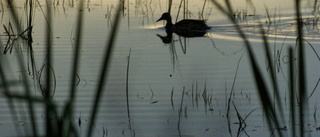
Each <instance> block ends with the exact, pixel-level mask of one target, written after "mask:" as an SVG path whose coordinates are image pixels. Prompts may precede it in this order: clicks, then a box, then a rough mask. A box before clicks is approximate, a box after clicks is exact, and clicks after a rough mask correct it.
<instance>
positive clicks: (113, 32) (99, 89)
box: [87, 1, 123, 137]
mask: <svg viewBox="0 0 320 137" xmlns="http://www.w3.org/2000/svg"><path fill="white" fill-rule="evenodd" d="M119 3H120V4H118V6H117V12H116V14H115V18H114V26H113V28H112V30H111V32H110V35H109V36H110V38H109V41H108V43H107V44H106V47H107V48H106V51H105V52H104V53H105V54H104V58H103V62H102V64H103V65H102V68H101V71H100V75H99V76H100V78H99V80H98V81H99V83H98V85H97V89H96V96H95V98H94V103H93V106H92V108H93V109H92V111H91V116H90V120H89V128H88V132H87V137H90V136H91V135H92V130H93V127H94V122H95V119H96V115H97V112H98V108H99V104H100V99H101V96H102V92H103V85H104V84H105V80H106V78H107V74H108V73H107V72H108V68H109V63H110V60H111V53H112V51H113V47H114V42H115V39H116V35H117V34H116V33H117V30H118V26H119V24H120V23H119V21H120V15H121V8H120V7H122V5H121V4H123V2H121V1H120V2H119Z"/></svg>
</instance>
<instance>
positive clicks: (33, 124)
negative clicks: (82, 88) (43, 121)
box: [2, 0, 38, 136]
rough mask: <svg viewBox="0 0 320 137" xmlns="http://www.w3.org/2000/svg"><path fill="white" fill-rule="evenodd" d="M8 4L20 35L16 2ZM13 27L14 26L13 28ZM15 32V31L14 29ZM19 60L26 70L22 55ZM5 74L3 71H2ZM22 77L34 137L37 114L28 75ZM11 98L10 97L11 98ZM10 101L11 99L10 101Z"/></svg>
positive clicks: (22, 67)
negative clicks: (31, 97)
mask: <svg viewBox="0 0 320 137" xmlns="http://www.w3.org/2000/svg"><path fill="white" fill-rule="evenodd" d="M6 2H7V5H8V6H9V10H10V13H11V17H12V18H13V22H14V25H15V26H16V28H17V32H18V34H20V33H21V32H22V28H21V25H20V23H19V17H18V14H17V12H16V10H15V4H14V1H10V0H6ZM11 27H12V26H11ZM12 30H13V29H12ZM17 58H18V66H19V68H20V69H21V71H22V70H25V69H24V68H25V66H24V62H23V59H22V57H21V55H20V54H17ZM2 72H3V71H2ZM21 75H22V83H23V86H24V89H25V91H26V95H25V96H26V100H27V104H28V110H29V111H28V112H29V115H30V121H31V125H32V132H33V135H34V136H38V132H37V126H36V120H35V113H34V107H33V102H32V100H31V99H30V96H31V95H30V93H31V91H30V87H29V84H28V81H27V74H26V73H21ZM2 77H4V75H2ZM9 98H10V97H9ZM9 100H10V99H9ZM10 104H11V105H13V104H12V103H10V101H9V105H10ZM11 109H14V107H11ZM11 112H13V115H15V114H14V113H15V110H11Z"/></svg>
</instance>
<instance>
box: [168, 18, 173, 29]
mask: <svg viewBox="0 0 320 137" xmlns="http://www.w3.org/2000/svg"><path fill="white" fill-rule="evenodd" d="M172 26H173V24H172V20H171V17H170V18H168V19H167V24H166V29H171V28H172Z"/></svg>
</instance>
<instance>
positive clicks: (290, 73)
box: [289, 47, 296, 137]
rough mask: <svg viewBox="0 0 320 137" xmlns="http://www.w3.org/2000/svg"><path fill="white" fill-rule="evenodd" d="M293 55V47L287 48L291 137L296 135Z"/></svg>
mask: <svg viewBox="0 0 320 137" xmlns="http://www.w3.org/2000/svg"><path fill="white" fill-rule="evenodd" d="M293 61H294V56H293V49H292V48H291V47H290V48H289V65H290V66H289V79H290V82H289V90H290V91H289V94H290V109H291V110H290V117H291V130H292V135H291V136H293V137H295V136H296V130H295V125H296V115H295V108H294V100H295V98H294V94H295V76H294V62H293Z"/></svg>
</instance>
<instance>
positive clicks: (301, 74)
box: [295, 0, 307, 137]
mask: <svg viewBox="0 0 320 137" xmlns="http://www.w3.org/2000/svg"><path fill="white" fill-rule="evenodd" d="M300 4H301V1H300V0H295V10H296V22H297V39H298V81H299V88H298V90H299V99H300V100H299V101H300V107H299V113H300V115H299V122H300V137H304V128H305V125H304V124H305V120H304V116H305V115H306V114H305V112H306V109H307V108H306V107H307V104H306V101H307V100H306V91H307V87H306V84H305V83H306V79H305V68H304V66H305V63H304V59H305V56H304V44H303V30H302V25H303V24H302V23H303V22H302V18H301V12H300Z"/></svg>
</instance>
